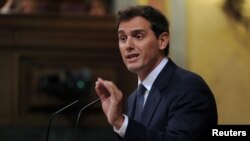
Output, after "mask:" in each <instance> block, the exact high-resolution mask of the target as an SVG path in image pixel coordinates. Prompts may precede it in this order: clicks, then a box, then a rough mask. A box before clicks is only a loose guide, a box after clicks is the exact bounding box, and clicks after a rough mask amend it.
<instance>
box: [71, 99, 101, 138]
mask: <svg viewBox="0 0 250 141" xmlns="http://www.w3.org/2000/svg"><path fill="white" fill-rule="evenodd" d="M100 100H101V98H98V99H96V100H94V101H92V102H91V103H89V104H88V105H86V106H84V107H83V108H82V109H81V110H80V111H79V113H78V116H77V120H76V127H75V133H74V141H76V135H77V128H78V124H79V119H80V116H81V113H82V111H84V110H85V109H87V108H89V107H90V106H92V105H94V104H96V103H97V102H99V101H100Z"/></svg>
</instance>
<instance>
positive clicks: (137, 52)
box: [118, 16, 168, 79]
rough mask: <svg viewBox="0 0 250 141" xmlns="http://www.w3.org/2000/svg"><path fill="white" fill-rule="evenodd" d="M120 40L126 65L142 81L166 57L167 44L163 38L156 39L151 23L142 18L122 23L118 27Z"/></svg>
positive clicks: (120, 47)
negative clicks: (164, 51) (164, 50)
mask: <svg viewBox="0 0 250 141" xmlns="http://www.w3.org/2000/svg"><path fill="white" fill-rule="evenodd" d="M165 37H166V36H165ZM118 38H119V49H120V52H121V55H122V59H123V61H124V63H125V65H126V66H127V68H128V70H129V71H131V72H134V73H136V74H137V75H138V76H139V77H140V79H144V78H145V77H146V76H147V75H148V73H150V72H151V71H152V70H153V69H154V68H155V67H156V66H157V65H158V64H159V63H160V61H161V60H162V58H163V57H164V54H163V49H164V48H165V47H166V44H165V43H163V40H162V38H161V36H160V38H159V39H157V38H156V37H155V34H154V32H153V31H152V29H151V25H150V23H149V22H148V21H147V20H146V19H144V18H142V17H139V16H138V17H134V18H132V19H130V20H128V21H122V22H121V23H120V25H119V27H118ZM167 39H168V35H167ZM164 42H166V41H164ZM167 42H168V40H167Z"/></svg>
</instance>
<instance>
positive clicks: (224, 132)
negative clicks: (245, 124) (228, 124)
mask: <svg viewBox="0 0 250 141" xmlns="http://www.w3.org/2000/svg"><path fill="white" fill-rule="evenodd" d="M212 136H213V137H219V136H222V137H223V136H228V137H234V136H235V137H245V136H247V131H244V130H242V131H238V130H237V131H236V130H233V129H230V130H220V129H212Z"/></svg>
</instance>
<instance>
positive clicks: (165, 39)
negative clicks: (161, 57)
mask: <svg viewBox="0 0 250 141" xmlns="http://www.w3.org/2000/svg"><path fill="white" fill-rule="evenodd" d="M158 40H159V49H161V50H164V49H165V48H166V47H167V45H168V43H169V34H168V33H167V32H163V33H162V34H161V35H160V36H159V39H158Z"/></svg>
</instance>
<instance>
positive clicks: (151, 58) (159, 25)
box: [95, 6, 217, 141]
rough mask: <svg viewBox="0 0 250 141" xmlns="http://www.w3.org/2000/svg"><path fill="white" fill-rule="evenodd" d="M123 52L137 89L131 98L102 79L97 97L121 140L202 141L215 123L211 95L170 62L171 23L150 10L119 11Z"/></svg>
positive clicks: (196, 79) (201, 82) (195, 77)
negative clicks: (125, 109)
mask: <svg viewBox="0 0 250 141" xmlns="http://www.w3.org/2000/svg"><path fill="white" fill-rule="evenodd" d="M117 29H118V38H119V49H120V52H121V55H122V58H123V61H124V63H125V65H126V67H127V68H128V70H129V71H131V72H133V73H136V74H137V76H138V84H139V88H138V89H137V90H135V91H134V92H133V93H132V94H131V95H130V96H129V97H128V100H127V103H126V104H127V105H126V108H127V113H126V114H124V113H123V111H122V109H123V102H122V101H123V94H122V92H121V91H120V90H119V89H118V88H117V86H116V85H115V84H114V83H113V82H111V81H107V80H103V79H101V78H98V80H97V81H96V87H95V90H96V93H97V94H98V96H99V97H101V101H102V108H103V111H104V113H105V115H106V117H107V119H108V122H109V123H110V124H111V125H112V126H113V127H114V130H115V132H116V133H117V134H118V138H119V139H121V140H125V141H204V140H207V139H208V137H209V136H211V129H212V128H213V127H215V126H216V125H217V109H216V103H215V100H214V97H213V94H212V92H211V90H210V89H209V87H208V86H207V84H206V83H205V81H204V80H203V79H202V78H201V77H200V76H198V75H196V74H194V73H192V72H189V71H187V70H184V69H182V68H180V67H178V66H176V65H175V64H174V62H173V61H172V60H171V59H170V58H168V57H167V56H168V52H169V51H168V50H169V23H168V21H167V19H166V17H165V16H164V15H163V14H161V13H160V12H159V11H158V10H156V9H154V8H152V7H151V6H134V7H129V8H127V9H124V10H121V11H119V12H118V23H117Z"/></svg>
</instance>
